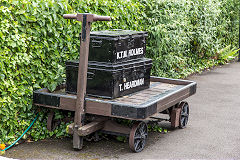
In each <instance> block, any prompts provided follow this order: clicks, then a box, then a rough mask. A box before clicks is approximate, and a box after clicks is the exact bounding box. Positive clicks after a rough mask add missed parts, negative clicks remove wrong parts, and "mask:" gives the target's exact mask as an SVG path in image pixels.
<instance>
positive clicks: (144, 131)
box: [129, 122, 148, 152]
mask: <svg viewBox="0 0 240 160" xmlns="http://www.w3.org/2000/svg"><path fill="white" fill-rule="evenodd" d="M147 136H148V127H147V124H146V123H145V122H136V123H134V125H133V127H132V129H131V131H130V135H129V147H130V149H131V150H132V151H133V152H141V151H142V150H143V148H144V146H145V143H146V139H147Z"/></svg>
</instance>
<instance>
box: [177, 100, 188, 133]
mask: <svg viewBox="0 0 240 160" xmlns="http://www.w3.org/2000/svg"><path fill="white" fill-rule="evenodd" d="M180 107H181V113H180V119H179V128H181V129H183V128H186V126H187V123H188V117H189V105H188V103H187V102H182V104H180Z"/></svg>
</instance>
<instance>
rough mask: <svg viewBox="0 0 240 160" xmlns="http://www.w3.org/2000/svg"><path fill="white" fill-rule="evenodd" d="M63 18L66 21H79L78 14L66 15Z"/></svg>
mask: <svg viewBox="0 0 240 160" xmlns="http://www.w3.org/2000/svg"><path fill="white" fill-rule="evenodd" d="M63 18H65V19H77V15H76V14H64V15H63Z"/></svg>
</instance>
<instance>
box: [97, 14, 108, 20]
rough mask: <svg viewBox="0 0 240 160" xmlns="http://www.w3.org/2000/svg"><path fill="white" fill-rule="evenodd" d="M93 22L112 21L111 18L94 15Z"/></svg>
mask: <svg viewBox="0 0 240 160" xmlns="http://www.w3.org/2000/svg"><path fill="white" fill-rule="evenodd" d="M93 21H111V17H110V16H98V15H95V14H94V15H93Z"/></svg>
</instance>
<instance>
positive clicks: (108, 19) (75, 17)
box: [63, 14, 111, 21]
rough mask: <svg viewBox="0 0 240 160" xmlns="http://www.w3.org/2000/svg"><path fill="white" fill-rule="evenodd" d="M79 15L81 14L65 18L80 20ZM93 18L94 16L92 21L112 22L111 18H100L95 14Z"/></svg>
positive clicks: (67, 15)
mask: <svg viewBox="0 0 240 160" xmlns="http://www.w3.org/2000/svg"><path fill="white" fill-rule="evenodd" d="M78 15H79V14H64V15H63V18H65V19H77V20H79V18H78ZM91 16H92V21H110V20H111V17H109V16H99V15H95V14H92V15H91Z"/></svg>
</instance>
